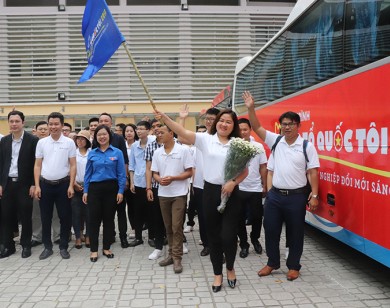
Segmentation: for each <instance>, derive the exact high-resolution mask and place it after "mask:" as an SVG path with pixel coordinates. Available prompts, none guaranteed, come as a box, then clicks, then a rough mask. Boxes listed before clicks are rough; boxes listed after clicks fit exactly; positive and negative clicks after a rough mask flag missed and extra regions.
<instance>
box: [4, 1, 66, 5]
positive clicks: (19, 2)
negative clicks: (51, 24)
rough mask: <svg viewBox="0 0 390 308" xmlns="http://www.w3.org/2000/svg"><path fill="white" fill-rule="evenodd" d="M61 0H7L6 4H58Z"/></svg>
mask: <svg viewBox="0 0 390 308" xmlns="http://www.w3.org/2000/svg"><path fill="white" fill-rule="evenodd" d="M58 4H59V0H6V1H5V6H58Z"/></svg>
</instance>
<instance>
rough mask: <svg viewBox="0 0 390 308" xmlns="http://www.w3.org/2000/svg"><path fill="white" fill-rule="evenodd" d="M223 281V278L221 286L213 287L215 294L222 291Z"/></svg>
mask: <svg viewBox="0 0 390 308" xmlns="http://www.w3.org/2000/svg"><path fill="white" fill-rule="evenodd" d="M222 280H223V276H222V279H221V284H220V285H219V286H215V285H212V286H211V289H212V290H213V292H214V293H217V292H219V291H221V289H222Z"/></svg>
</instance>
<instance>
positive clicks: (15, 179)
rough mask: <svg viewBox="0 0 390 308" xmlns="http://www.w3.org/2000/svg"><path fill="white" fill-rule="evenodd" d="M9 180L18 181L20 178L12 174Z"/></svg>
mask: <svg viewBox="0 0 390 308" xmlns="http://www.w3.org/2000/svg"><path fill="white" fill-rule="evenodd" d="M8 180H10V181H11V182H18V181H19V178H17V177H12V176H10V177H8Z"/></svg>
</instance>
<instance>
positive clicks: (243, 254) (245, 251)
mask: <svg viewBox="0 0 390 308" xmlns="http://www.w3.org/2000/svg"><path fill="white" fill-rule="evenodd" d="M248 255H249V251H248V248H242V249H241V251H240V257H241V258H246V257H247V256H248Z"/></svg>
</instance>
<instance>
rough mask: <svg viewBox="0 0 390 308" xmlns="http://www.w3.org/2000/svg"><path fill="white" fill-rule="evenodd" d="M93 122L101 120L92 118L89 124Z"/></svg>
mask: <svg viewBox="0 0 390 308" xmlns="http://www.w3.org/2000/svg"><path fill="white" fill-rule="evenodd" d="M92 122H99V118H96V117H94V118H90V119H89V121H88V124H91V123H92Z"/></svg>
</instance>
